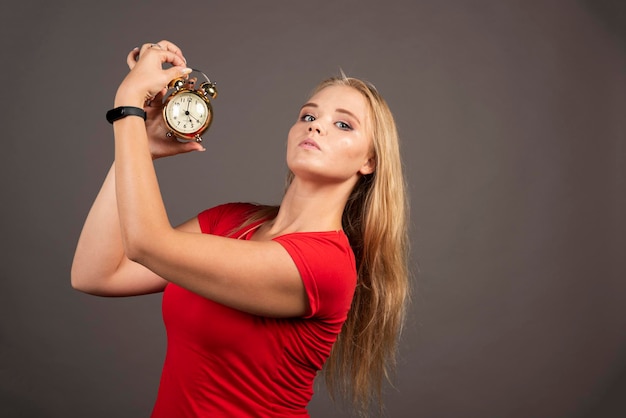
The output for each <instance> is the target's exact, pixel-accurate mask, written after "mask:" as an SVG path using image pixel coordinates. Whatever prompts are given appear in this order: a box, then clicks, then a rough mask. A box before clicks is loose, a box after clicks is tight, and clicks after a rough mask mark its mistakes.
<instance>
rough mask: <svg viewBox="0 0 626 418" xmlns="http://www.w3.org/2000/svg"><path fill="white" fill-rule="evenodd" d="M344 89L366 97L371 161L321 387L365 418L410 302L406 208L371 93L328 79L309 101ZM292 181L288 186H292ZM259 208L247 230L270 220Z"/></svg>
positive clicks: (350, 230)
mask: <svg viewBox="0 0 626 418" xmlns="http://www.w3.org/2000/svg"><path fill="white" fill-rule="evenodd" d="M330 86H348V87H352V88H354V89H356V90H357V91H358V92H360V93H361V94H362V95H363V97H365V99H366V101H367V103H368V105H369V109H370V132H371V135H372V142H373V150H374V154H375V158H376V169H375V171H374V173H372V174H369V175H364V176H362V177H361V178H360V179H359V181H358V182H357V184H356V185H355V187H354V189H353V190H352V193H351V195H350V197H349V199H348V202H347V203H346V206H345V208H344V212H343V218H342V224H343V229H344V231H345V233H346V235H347V236H348V239H349V241H350V245H351V247H352V250H353V252H354V255H355V258H356V261H357V273H358V280H357V287H356V290H355V294H354V298H353V300H352V306H351V308H350V311H349V313H348V318H347V320H346V322H345V324H344V326H343V329H342V331H341V333H340V335H339V337H338V338H337V341H336V343H335V344H334V346H333V349H332V352H331V354H330V357H329V358H328V360H327V361H326V364H325V366H324V374H325V377H326V386H327V387H328V389H329V391H330V393H331V396H332V397H333V399H335V398H336V396H335V395H340V397H341V398H343V399H345V400H348V401H349V402H350V403H352V404H353V405H354V406H355V407H356V408H357V410H358V411H360V412H361V414H365V415H366V414H367V412H368V411H369V408H370V406H371V404H372V401H375V402H374V403H375V404H377V405H378V406H379V408H381V409H382V387H383V383H384V381H385V380H390V378H391V374H392V372H393V371H394V369H395V366H396V355H397V349H398V340H399V338H400V334H401V331H402V326H403V323H404V318H405V314H406V305H407V303H408V299H409V293H410V292H409V290H410V286H409V272H408V267H407V260H408V234H407V227H408V225H407V216H408V204H407V198H406V191H405V183H404V175H403V170H402V163H401V158H400V149H399V140H398V132H397V128H396V124H395V121H394V118H393V115H392V114H391V111H390V109H389V106H388V105H387V103H386V101H385V100H384V99H383V98H382V96H381V95H380V94H379V93H378V91H377V90H376V88H375V87H374V86H373V85H371V84H369V83H367V82H364V81H362V80H359V79H357V78H352V77H346V76H345V75H344V74H342V75H341V76H340V77H332V78H329V79H327V80H324V81H322V82H321V83H320V84H319V85H318V86H317V87H316V88H315V89H314V90H313V92H312V93H311V96H313V95H315V94H316V93H317V92H319V91H320V90H322V89H324V88H326V87H330ZM292 178H293V174H292V173H290V175H289V177H288V180H287V183H288V184H289V183H290V182H291V179H292ZM277 211H278V208H277V207H268V206H265V207H259V209H258V210H257V211H256V213H255V214H253V215H252V217H251V218H250V219H248V222H246V223H251V222H254V221H255V220H259V219H262V218H266V217H272V216H275V215H276V213H277Z"/></svg>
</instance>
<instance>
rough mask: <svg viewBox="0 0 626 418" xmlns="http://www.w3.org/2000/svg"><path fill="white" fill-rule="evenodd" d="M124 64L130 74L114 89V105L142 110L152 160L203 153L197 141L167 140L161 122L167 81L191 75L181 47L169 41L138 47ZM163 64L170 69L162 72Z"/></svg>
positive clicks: (164, 128)
mask: <svg viewBox="0 0 626 418" xmlns="http://www.w3.org/2000/svg"><path fill="white" fill-rule="evenodd" d="M139 57H141V59H139ZM126 62H127V64H128V67H129V68H130V72H129V73H128V74H127V75H126V77H125V78H124V80H123V81H122V83H121V84H120V86H119V88H118V90H117V94H116V96H115V106H136V107H141V108H143V109H144V111H145V112H146V132H147V134H148V138H149V145H150V153H151V155H152V158H153V159H157V158H161V157H166V156H170V155H175V154H180V153H185V152H190V151H204V150H205V148H204V147H203V146H202V145H200V144H199V143H197V142H188V143H180V142H178V141H175V140H172V138H168V137H167V133H168V132H169V129H168V127H167V126H166V125H165V123H164V121H163V102H162V99H163V95H164V94H165V93H166V92H167V85H168V83H169V81H170V80H172V79H173V78H176V77H181V76H183V77H184V76H186V75H187V74H189V73H190V72H191V69H190V68H187V66H186V60H185V58H184V56H183V54H182V51H181V50H180V48H178V47H177V46H176V45H174V44H173V43H171V42H168V41H160V42H158V43H156V44H144V45H143V46H142V47H141V48H135V49H133V50H132V51H131V52H130V53H129V54H128V56H127V59H126ZM165 63H170V64H171V65H172V67H170V68H167V69H163V64H165Z"/></svg>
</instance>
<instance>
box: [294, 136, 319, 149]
mask: <svg viewBox="0 0 626 418" xmlns="http://www.w3.org/2000/svg"><path fill="white" fill-rule="evenodd" d="M298 146H299V147H302V148H307V149H317V150H321V148H320V146H319V145H317V142H315V141H314V140H312V139H311V138H307V139H305V140H304V141H302V142H300V143H299V144H298Z"/></svg>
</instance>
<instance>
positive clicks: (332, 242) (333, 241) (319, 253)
mask: <svg viewBox="0 0 626 418" xmlns="http://www.w3.org/2000/svg"><path fill="white" fill-rule="evenodd" d="M274 241H276V242H278V243H279V244H281V245H282V246H283V247H284V248H285V249H286V250H287V252H288V253H289V255H290V256H291V258H292V259H293V261H294V263H295V264H296V267H297V268H298V271H299V272H300V276H301V278H302V282H303V283H304V288H305V290H306V293H307V296H308V298H309V309H308V311H307V312H306V314H305V316H304V317H305V318H312V317H319V318H323V319H325V320H332V321H335V320H336V321H341V322H343V321H345V319H346V317H347V314H348V310H349V309H350V305H351V303H352V296H353V295H354V288H355V286H356V264H355V261H354V254H353V252H352V249H351V248H350V244H349V242H348V239H347V237H346V236H345V235H344V234H343V233H342V232H314V233H295V234H287V235H283V236H280V237H276V238H274Z"/></svg>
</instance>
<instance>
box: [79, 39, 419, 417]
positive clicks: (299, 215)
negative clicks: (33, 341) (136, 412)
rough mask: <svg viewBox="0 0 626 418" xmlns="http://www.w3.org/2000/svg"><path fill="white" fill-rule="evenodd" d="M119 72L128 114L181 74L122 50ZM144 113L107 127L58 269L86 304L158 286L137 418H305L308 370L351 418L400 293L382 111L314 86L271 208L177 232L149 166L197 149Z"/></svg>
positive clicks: (390, 133)
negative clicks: (158, 326)
mask: <svg viewBox="0 0 626 418" xmlns="http://www.w3.org/2000/svg"><path fill="white" fill-rule="evenodd" d="M139 57H141V58H140V59H139ZM165 63H169V64H171V67H170V68H168V69H163V64H165ZM128 64H129V67H130V68H131V71H130V72H129V73H128V75H127V76H126V77H125V79H124V80H123V81H122V83H121V84H120V86H119V88H118V90H117V94H116V96H115V107H118V106H133V107H144V105H146V102H148V103H149V102H150V100H151V99H153V98H155V97H160V95H161V94H163V93H164V89H163V86H165V85H167V83H168V82H169V80H171V79H174V78H176V77H179V76H181V75H182V76H185V75H186V74H188V73H189V72H190V70H189V69H188V68H186V65H185V64H186V62H185V59H184V56H183V54H182V52H181V50H180V49H179V48H178V47H177V46H176V45H174V44H172V43H170V42H168V41H161V42H159V43H158V44H145V45H143V46H142V47H141V49H135V50H133V51H132V52H131V53H130V54H129V56H128ZM156 102H158V100H157V101H156ZM152 103H153V104H152V106H154V102H152ZM152 106H146V107H145V110H146V112H147V113H148V118H147V121H146V122H144V120H143V119H142V118H141V117H137V116H135V115H131V116H128V117H124V118H122V119H119V120H116V121H115V122H114V123H113V130H114V136H115V162H114V164H113V167H112V168H111V170H110V172H109V174H108V175H107V177H106V179H105V181H104V184H103V186H102V189H101V191H100V193H99V194H98V196H97V198H96V200H95V202H94V204H93V207H92V209H91V210H90V213H89V215H88V217H87V220H86V221H85V225H84V227H83V231H82V233H81V236H80V239H79V242H78V245H77V248H76V254H75V257H74V263H73V266H72V285H73V286H74V287H75V288H76V289H78V290H81V291H84V292H87V293H91V294H96V295H102V296H127V295H139V294H147V293H152V292H160V291H164V296H163V316H164V321H165V324H166V329H167V335H168V348H167V355H166V359H165V364H164V367H163V373H162V377H161V384H160V387H159V393H158V396H157V401H156V404H155V407H154V410H153V415H152V416H153V417H187V416H189V417H191V416H194V417H195V416H228V417H240V416H241V417H243V416H259V417H266V416H267V417H296V416H298V417H301V416H308V413H307V412H306V406H307V404H308V402H309V401H310V399H311V397H312V393H313V390H312V385H313V380H314V378H315V376H316V374H317V372H318V371H319V370H320V369H321V368H322V367H324V366H325V372H326V378H327V382H328V384H329V387H330V388H331V389H332V390H333V392H339V393H340V394H341V395H343V396H346V397H347V398H348V399H349V400H351V401H353V402H354V403H355V404H356V405H357V407H358V408H360V409H361V410H362V411H366V410H367V409H368V407H369V405H370V401H371V400H372V399H377V400H380V391H381V384H382V381H383V379H384V377H387V376H388V373H389V371H390V369H391V368H392V366H393V363H394V358H395V351H396V345H397V339H398V337H399V333H400V329H401V325H402V320H403V315H404V307H405V302H406V299H407V294H408V280H407V269H406V244H407V243H406V221H405V195H404V182H403V176H402V171H401V165H400V158H399V150H398V140H397V133H396V129H395V124H394V121H393V117H392V115H391V113H390V111H389V109H388V107H387V105H386V103H385V102H384V100H383V99H382V98H381V97H380V96H379V95H378V93H377V92H376V90H375V89H374V88H373V87H372V86H370V85H368V84H366V83H364V82H362V81H359V80H357V79H353V78H346V77H341V78H333V79H329V80H326V81H325V82H323V83H321V84H320V85H319V86H318V88H317V89H316V90H315V91H314V92H313V94H312V96H311V98H310V100H309V101H308V102H307V103H306V104H305V105H304V106H302V108H301V109H300V113H299V116H298V120H297V121H296V122H295V124H294V125H293V127H292V128H291V129H290V131H289V134H288V143H287V165H288V167H289V170H290V178H289V180H290V182H289V186H288V187H287V190H286V192H285V195H284V198H283V200H282V202H281V205H280V206H279V207H265V206H256V205H251V204H240V203H238V204H225V205H221V206H218V207H215V208H212V209H209V210H206V211H204V212H201V213H200V214H199V215H198V216H196V217H194V218H192V219H190V220H189V221H187V222H185V223H183V224H182V225H180V226H178V227H177V228H173V227H171V225H170V224H169V221H168V218H167V214H166V211H165V208H164V205H163V200H162V197H161V195H160V192H159V187H158V183H157V178H156V174H155V170H154V166H153V163H152V160H153V159H155V158H160V157H165V156H169V155H174V154H178V153H183V152H188V151H194V150H196V151H203V150H204V148H203V147H202V146H201V145H200V144H199V143H197V142H189V143H178V142H177V141H171V140H164V136H165V130H164V127H163V125H162V122H161V119H160V109H158V108H154V107H152ZM331 350H332V351H331ZM327 360H328V361H327Z"/></svg>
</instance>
